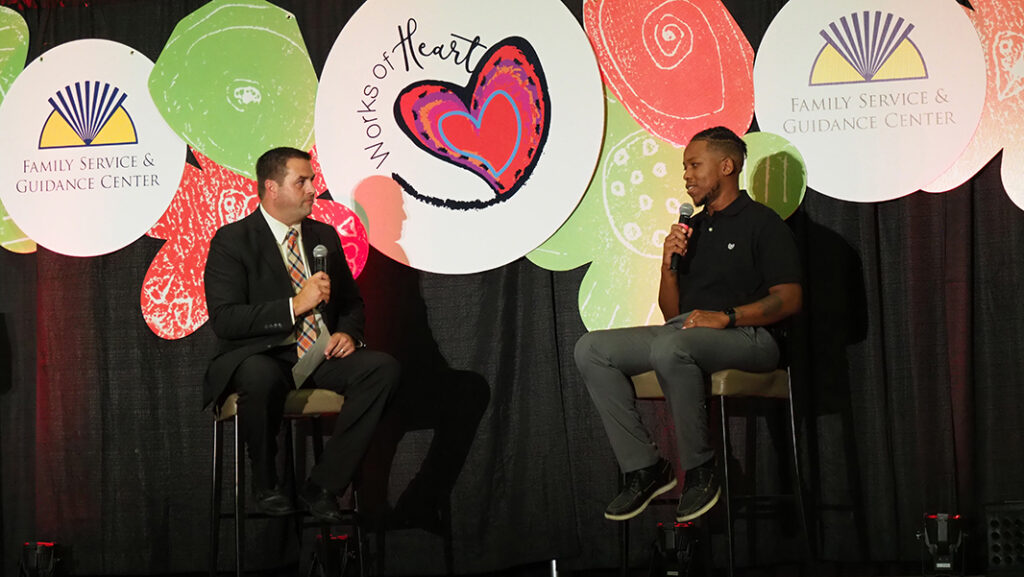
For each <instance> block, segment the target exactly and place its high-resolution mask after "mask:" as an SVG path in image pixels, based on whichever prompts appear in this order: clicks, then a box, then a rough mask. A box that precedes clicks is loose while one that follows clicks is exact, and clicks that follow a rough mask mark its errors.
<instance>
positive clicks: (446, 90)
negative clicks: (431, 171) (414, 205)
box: [394, 37, 551, 210]
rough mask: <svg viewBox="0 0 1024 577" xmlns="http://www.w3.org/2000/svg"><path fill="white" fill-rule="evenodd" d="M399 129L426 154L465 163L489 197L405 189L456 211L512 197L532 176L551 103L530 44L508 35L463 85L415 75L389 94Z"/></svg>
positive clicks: (543, 139)
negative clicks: (463, 197) (488, 189)
mask: <svg viewBox="0 0 1024 577" xmlns="http://www.w3.org/2000/svg"><path fill="white" fill-rule="evenodd" d="M395 119H396V120H397V121H398V125H399V126H400V127H401V128H402V131H403V132H405V134H406V135H407V136H408V137H409V138H410V139H411V140H412V141H413V142H414V143H415V144H416V145H417V146H418V147H419V148H422V149H423V150H425V151H427V152H428V153H430V154H431V155H433V156H435V157H437V158H439V159H441V160H442V161H444V162H448V163H451V164H454V165H455V166H458V167H460V168H464V169H466V170H468V171H470V172H472V173H474V174H476V175H477V176H479V177H480V178H482V179H483V180H484V182H486V183H487V184H488V186H490V187H491V189H492V190H493V191H494V195H495V196H494V198H491V199H488V200H470V201H467V200H453V199H445V198H438V197H435V196H431V195H429V194H426V193H423V192H420V191H417V190H416V189H415V187H414V186H413V185H412V184H411V183H408V182H406V181H405V180H404V179H402V178H401V177H399V176H398V175H395V176H394V178H395V180H397V181H398V182H399V183H400V184H401V185H402V187H403V188H404V189H405V191H406V192H407V193H409V194H410V195H411V196H413V197H415V198H417V199H419V200H422V201H424V202H428V203H430V204H434V205H437V206H444V207H447V208H452V209H457V210H468V209H480V208H484V207H487V206H490V205H493V204H497V203H499V202H503V201H506V200H508V199H509V198H511V197H512V196H513V195H514V194H515V193H516V191H517V190H519V188H520V187H522V185H523V183H524V182H526V180H527V179H528V178H529V177H530V174H531V172H532V171H533V168H534V166H536V164H537V160H538V159H539V158H540V155H541V151H542V150H543V148H544V142H545V140H546V139H547V133H548V126H549V124H550V119H551V104H550V102H549V98H548V91H547V82H546V80H545V78H544V72H543V70H542V68H541V65H540V61H539V60H538V58H537V54H536V52H534V50H533V47H532V46H531V45H530V43H529V42H527V41H526V40H525V39H523V38H519V37H509V38H506V39H504V40H502V41H501V42H499V43H497V44H496V45H494V46H492V47H491V49H490V50H488V51H487V53H486V54H485V55H484V56H483V57H482V58H481V59H480V62H479V64H477V66H476V69H475V70H473V73H472V75H471V76H470V78H469V83H468V84H467V85H466V86H459V85H456V84H452V83H449V82H441V81H430V80H427V81H421V82H416V83H414V84H411V85H409V86H407V87H406V88H405V89H404V90H402V92H401V93H399V95H398V98H397V99H396V100H395Z"/></svg>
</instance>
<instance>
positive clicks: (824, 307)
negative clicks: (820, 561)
mask: <svg viewBox="0 0 1024 577" xmlns="http://www.w3.org/2000/svg"><path fill="white" fill-rule="evenodd" d="M808 194H809V195H810V194H814V193H813V192H811V191H810V190H809V191H808ZM789 222H790V225H791V226H792V227H793V229H794V232H795V233H796V235H797V239H798V243H799V246H801V248H802V251H803V255H802V256H803V264H804V267H805V269H804V270H805V274H804V278H805V286H804V308H803V312H802V313H801V314H800V315H799V317H798V318H797V320H796V322H794V323H793V327H792V333H791V338H790V343H791V351H790V357H791V362H792V369H793V385H794V389H795V391H796V392H795V394H796V395H797V407H796V410H797V415H798V419H799V415H801V414H802V415H803V416H804V418H803V421H804V426H803V427H802V430H803V431H804V433H805V434H806V435H807V438H806V440H805V442H804V443H801V444H802V445H803V446H804V447H806V450H807V456H808V463H807V467H806V472H805V473H804V475H805V477H806V479H807V481H808V482H809V483H810V485H811V486H810V494H811V501H810V506H809V507H808V509H809V512H810V514H811V516H812V519H811V522H812V524H811V525H810V529H811V535H812V538H813V537H815V536H816V537H818V538H819V541H820V538H821V537H822V532H821V530H820V526H819V528H818V530H815V524H816V523H815V522H817V523H821V522H822V521H823V519H824V518H825V516H826V515H827V516H829V517H832V518H835V517H836V515H839V516H845V517H847V518H850V519H852V522H853V527H854V531H855V533H856V534H855V536H854V537H855V538H856V542H849V541H847V542H845V543H844V544H843V545H844V547H845V548H847V550H850V549H855V550H856V551H857V553H858V555H859V556H860V557H861V558H863V559H867V558H868V557H867V555H868V543H869V533H868V531H869V528H868V527H867V521H866V519H865V515H864V511H865V507H866V505H867V504H866V503H865V502H864V490H863V487H862V486H861V483H862V482H861V479H860V472H861V467H860V462H859V457H858V451H857V443H856V439H855V432H856V431H855V427H854V419H855V418H856V416H855V415H854V414H853V407H852V398H851V383H850V360H849V357H848V352H847V351H848V348H849V347H851V346H853V345H855V344H857V343H861V342H863V341H864V340H865V339H866V338H867V330H868V314H867V295H866V291H865V286H864V267H863V263H862V261H861V258H860V255H859V254H857V251H856V250H855V249H854V248H853V246H852V245H851V244H850V243H849V242H848V241H847V240H846V239H845V238H843V236H842V235H840V234H839V233H837V232H836V231H833V230H831V229H829V228H827V227H825V226H822V225H821V224H818V223H816V222H814V221H813V220H811V218H810V217H809V216H808V215H807V213H806V212H805V211H804V210H799V211H797V212H796V213H795V214H794V215H793V216H792V217H791V218H790V221H789ZM827 417H834V418H835V419H838V421H837V422H836V427H838V428H839V429H840V430H839V431H838V432H837V433H836V434H837V435H838V436H841V446H837V447H836V448H835V449H833V450H838V451H842V455H841V456H839V457H836V456H830V455H827V454H825V453H824V451H823V449H824V448H825V447H827V446H830V445H831V443H830V441H832V440H833V439H831V438H830V439H823V438H820V435H821V433H822V430H821V429H822V427H821V425H820V424H819V423H821V422H822V421H823V420H826V419H827ZM799 426H800V423H799V421H798V427H799ZM830 430H833V431H835V427H830ZM826 462H828V463H829V464H830V466H832V465H834V464H835V463H837V462H840V463H844V464H845V467H844V468H845V477H846V479H845V481H846V489H847V490H846V491H842V488H841V487H832V488H831V490H827V488H826V484H827V483H826V482H825V480H826V479H827V478H828V477H829V475H833V474H836V475H839V474H840V473H833V471H823V469H822V467H823V466H824V463H826ZM838 494H843V495H844V496H846V498H847V502H831V501H833V500H834V498H835V496H836V495H838ZM820 545H821V543H820V542H819V544H818V547H816V550H817V551H818V553H819V554H820V553H821V552H822V551H821V546H820Z"/></svg>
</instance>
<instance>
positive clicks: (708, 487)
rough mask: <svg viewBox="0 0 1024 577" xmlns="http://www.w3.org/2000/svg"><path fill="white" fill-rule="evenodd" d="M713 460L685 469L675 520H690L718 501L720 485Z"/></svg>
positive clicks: (706, 510)
mask: <svg viewBox="0 0 1024 577" xmlns="http://www.w3.org/2000/svg"><path fill="white" fill-rule="evenodd" d="M713 463H714V461H712V463H711V465H710V466H700V467H697V468H695V469H690V470H688V471H686V476H685V477H684V478H683V493H682V494H681V495H680V496H679V506H678V507H676V521H677V522H679V523H682V522H683V521H691V520H693V519H696V518H697V517H700V516H701V515H703V514H704V513H707V512H708V511H710V510H711V508H712V507H714V506H715V503H717V502H718V497H720V496H721V494H722V487H721V486H720V484H719V483H718V472H717V471H716V470H715V467H714V464H713Z"/></svg>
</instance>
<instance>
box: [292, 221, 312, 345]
mask: <svg viewBox="0 0 1024 577" xmlns="http://www.w3.org/2000/svg"><path fill="white" fill-rule="evenodd" d="M298 240H299V233H297V232H295V229H294V228H290V229H288V236H287V237H285V246H286V247H287V249H288V274H289V275H290V276H291V277H292V288H294V289H295V294H299V291H300V290H302V281H303V280H304V279H305V278H306V270H305V267H303V266H302V257H301V256H300V255H299V246H298ZM316 337H317V330H316V322H314V319H313V311H309V312H307V313H306V314H304V315H302V317H300V319H299V325H298V326H297V327H296V328H295V344H296V346H297V349H296V352H297V353H298V355H299V358H300V359H301V358H302V355H304V354H306V351H308V350H309V348H310V347H312V346H313V343H314V342H316Z"/></svg>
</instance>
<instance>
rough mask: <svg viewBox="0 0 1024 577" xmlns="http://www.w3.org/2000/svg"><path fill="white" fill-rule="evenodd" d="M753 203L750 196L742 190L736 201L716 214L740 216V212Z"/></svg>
mask: <svg viewBox="0 0 1024 577" xmlns="http://www.w3.org/2000/svg"><path fill="white" fill-rule="evenodd" d="M751 202H754V201H753V200H751V199H750V196H749V195H748V194H747V191H745V190H741V191H740V194H739V196H737V197H736V200H734V201H732V202H730V203H729V206H727V207H725V208H723V209H722V210H720V211H718V213H716V214H724V215H726V216H732V215H734V214H739V212H740V211H741V210H743V209H744V208H746V207H747V205H748V204H750V203H751Z"/></svg>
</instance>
